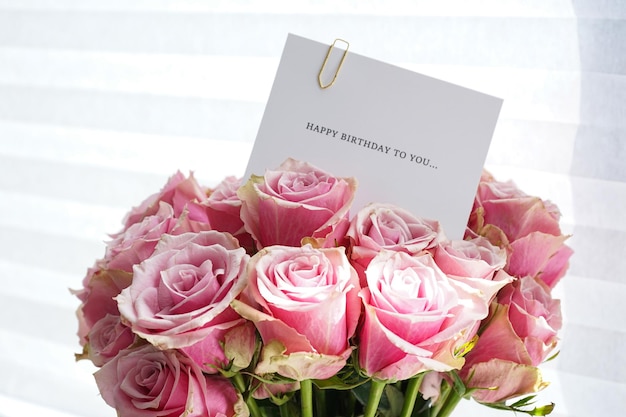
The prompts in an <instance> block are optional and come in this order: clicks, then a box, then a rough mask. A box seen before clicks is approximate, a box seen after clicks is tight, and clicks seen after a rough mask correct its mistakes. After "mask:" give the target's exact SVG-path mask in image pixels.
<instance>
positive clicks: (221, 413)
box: [94, 345, 249, 417]
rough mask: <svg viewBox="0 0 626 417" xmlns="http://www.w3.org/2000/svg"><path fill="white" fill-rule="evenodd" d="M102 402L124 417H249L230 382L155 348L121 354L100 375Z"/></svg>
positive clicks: (170, 352) (99, 371)
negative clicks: (204, 372)
mask: <svg viewBox="0 0 626 417" xmlns="http://www.w3.org/2000/svg"><path fill="white" fill-rule="evenodd" d="M94 376H95V378H96V383H97V385H98V389H99V390H100V393H101V395H102V398H104V400H105V401H106V403H107V404H109V405H110V406H111V407H113V408H115V410H116V412H117V415H118V416H119V417H192V416H197V417H225V416H228V417H232V416H243V417H247V416H248V415H249V411H248V408H247V406H246V405H245V403H244V401H243V399H242V398H241V396H240V395H239V394H237V391H235V389H234V387H233V386H232V384H231V383H230V382H229V381H228V379H226V378H224V377H221V376H207V375H205V374H203V373H202V371H201V370H200V368H199V367H198V366H197V365H196V363H195V362H193V361H192V360H191V359H189V358H188V357H186V356H185V355H183V354H181V353H179V352H178V351H176V350H165V351H161V350H158V349H156V348H155V347H153V346H152V345H144V346H142V347H140V348H135V349H132V350H125V351H122V352H120V354H119V355H118V356H116V357H115V358H114V359H113V360H111V361H109V362H107V363H106V364H105V365H104V366H103V367H102V368H100V370H98V371H97V372H96V373H95V375H94Z"/></svg>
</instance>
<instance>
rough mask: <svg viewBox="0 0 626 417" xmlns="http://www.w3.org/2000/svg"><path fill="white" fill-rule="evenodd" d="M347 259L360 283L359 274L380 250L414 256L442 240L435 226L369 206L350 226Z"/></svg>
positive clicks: (402, 213) (399, 211)
mask: <svg viewBox="0 0 626 417" xmlns="http://www.w3.org/2000/svg"><path fill="white" fill-rule="evenodd" d="M346 235H347V236H348V237H349V238H350V241H351V246H350V252H351V255H350V259H351V260H352V261H353V263H354V264H355V267H356V268H357V272H359V275H360V276H361V279H362V280H363V279H364V278H363V271H364V270H365V268H367V265H368V264H369V263H370V261H371V260H372V258H374V257H375V256H376V255H377V254H378V252H380V251H381V250H382V249H388V250H392V251H397V252H398V251H399V252H406V253H408V254H411V255H417V254H419V253H420V252H422V251H424V250H426V249H432V248H434V247H436V246H437V244H438V242H439V241H440V240H441V239H444V237H443V232H442V231H441V228H440V226H439V223H438V222H437V221H434V220H428V219H422V218H419V217H416V216H414V215H413V214H411V213H410V212H408V211H407V210H405V209H403V208H401V207H397V206H394V205H392V204H382V203H372V204H369V205H367V206H366V207H364V208H362V209H361V210H359V212H358V213H357V214H356V216H354V218H353V219H352V220H351V222H350V227H349V229H348V232H347V233H346Z"/></svg>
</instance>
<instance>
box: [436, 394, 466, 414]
mask: <svg viewBox="0 0 626 417" xmlns="http://www.w3.org/2000/svg"><path fill="white" fill-rule="evenodd" d="M461 398H462V397H461V396H460V395H459V393H458V392H457V390H455V389H454V387H451V388H450V392H448V395H447V397H446V399H445V401H444V403H443V406H442V407H441V409H440V410H439V411H438V412H437V414H435V415H436V416H437V417H448V416H449V415H450V414H452V411H454V409H455V408H456V406H457V405H458V404H459V401H461Z"/></svg>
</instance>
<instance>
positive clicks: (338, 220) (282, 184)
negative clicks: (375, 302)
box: [237, 159, 356, 249]
mask: <svg viewBox="0 0 626 417" xmlns="http://www.w3.org/2000/svg"><path fill="white" fill-rule="evenodd" d="M355 190H356V180H355V179H353V178H337V177H334V176H332V175H331V174H329V173H327V172H325V171H322V170H320V169H319V168H316V167H314V166H313V165H310V164H308V163H306V162H300V161H296V160H294V159H287V160H286V161H285V162H283V164H282V165H281V166H280V167H279V168H278V169H276V170H273V171H266V173H265V175H264V176H256V175H253V176H252V177H251V178H250V180H248V182H247V183H246V184H245V185H243V186H242V187H241V188H240V189H239V191H238V192H237V194H238V195H239V198H240V199H241V201H242V207H241V218H242V220H243V222H244V224H245V227H246V230H247V231H248V232H249V233H250V234H251V235H252V237H253V238H254V240H255V242H256V245H257V248H258V249H261V248H263V247H265V246H270V245H285V246H300V245H301V241H302V239H303V238H313V239H316V240H318V242H319V246H327V247H332V246H336V241H340V240H341V239H343V237H344V234H345V230H346V228H347V225H348V210H349V208H350V204H351V203H352V200H353V199H354V193H355Z"/></svg>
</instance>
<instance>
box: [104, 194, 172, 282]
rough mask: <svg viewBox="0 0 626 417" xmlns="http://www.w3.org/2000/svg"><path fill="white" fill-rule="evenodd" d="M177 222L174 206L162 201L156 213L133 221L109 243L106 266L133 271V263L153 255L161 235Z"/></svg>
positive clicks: (168, 231) (170, 229)
mask: <svg viewBox="0 0 626 417" xmlns="http://www.w3.org/2000/svg"><path fill="white" fill-rule="evenodd" d="M176 224H177V222H176V219H175V218H174V209H173V208H172V206H170V205H169V204H167V203H164V202H160V203H159V210H158V211H157V212H156V213H155V214H153V215H151V216H146V217H144V218H143V219H142V220H141V221H138V222H137V223H133V224H132V225H130V226H129V227H128V228H127V229H125V230H124V231H122V232H120V233H118V234H117V235H115V237H114V238H113V240H111V241H110V242H109V243H108V244H107V249H106V253H105V256H104V260H105V262H106V267H107V268H108V269H119V270H122V271H127V272H132V271H133V265H135V264H138V263H141V261H143V260H144V259H146V258H148V257H149V256H150V255H152V252H153V251H154V248H155V247H156V245H157V243H158V242H159V240H160V239H161V235H163V234H165V233H170V232H171V231H172V230H173V229H174V227H175V225H176Z"/></svg>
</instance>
